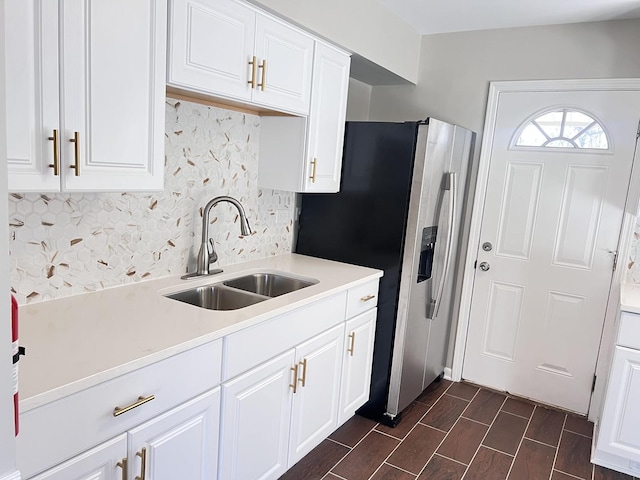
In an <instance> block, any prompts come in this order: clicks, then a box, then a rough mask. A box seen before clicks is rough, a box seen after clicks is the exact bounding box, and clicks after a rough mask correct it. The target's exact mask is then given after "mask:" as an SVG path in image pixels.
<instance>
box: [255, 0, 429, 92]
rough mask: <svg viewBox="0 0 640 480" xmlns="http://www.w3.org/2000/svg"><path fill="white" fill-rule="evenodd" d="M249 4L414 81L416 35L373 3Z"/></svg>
mask: <svg viewBox="0 0 640 480" xmlns="http://www.w3.org/2000/svg"><path fill="white" fill-rule="evenodd" d="M253 1H254V3H257V4H259V5H262V6H264V7H265V8H267V9H269V10H271V11H273V12H275V13H277V14H279V15H281V16H283V17H285V18H288V19H289V20H291V21H292V22H294V23H297V24H298V25H300V26H302V27H304V28H307V29H309V30H311V31H313V32H315V33H317V34H318V35H320V36H322V37H325V38H327V39H329V40H331V41H333V42H335V43H337V44H338V45H340V46H342V47H343V48H345V49H347V50H350V51H351V52H354V53H356V54H358V55H360V56H362V57H364V58H365V59H367V60H369V61H371V62H373V63H375V64H378V65H380V66H382V67H384V68H385V69H387V70H389V71H391V72H393V73H395V74H396V75H398V76H400V77H402V78H404V79H406V80H408V81H409V82H411V83H416V81H417V79H418V59H419V56H420V35H419V34H418V32H417V31H415V30H414V29H413V28H412V27H410V26H409V24H407V23H405V22H404V21H403V20H401V19H400V18H399V17H397V16H395V15H394V14H392V13H391V12H390V11H389V10H388V9H387V8H386V7H385V6H384V5H382V3H380V2H379V1H377V0H349V1H344V0H322V1H301V0H253ZM361 80H362V79H361Z"/></svg>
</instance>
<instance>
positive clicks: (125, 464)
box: [116, 457, 127, 480]
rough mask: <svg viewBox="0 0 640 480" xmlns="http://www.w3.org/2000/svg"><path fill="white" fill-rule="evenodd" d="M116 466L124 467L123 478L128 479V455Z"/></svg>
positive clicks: (123, 479)
mask: <svg viewBox="0 0 640 480" xmlns="http://www.w3.org/2000/svg"><path fill="white" fill-rule="evenodd" d="M116 467H120V468H121V469H122V480H127V457H124V458H123V459H122V461H120V462H118V463H116Z"/></svg>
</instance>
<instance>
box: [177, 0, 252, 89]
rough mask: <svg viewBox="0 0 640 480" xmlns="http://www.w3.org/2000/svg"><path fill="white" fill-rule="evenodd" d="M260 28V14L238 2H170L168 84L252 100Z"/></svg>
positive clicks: (189, 0) (202, 0)
mask: <svg viewBox="0 0 640 480" xmlns="http://www.w3.org/2000/svg"><path fill="white" fill-rule="evenodd" d="M255 25H256V13H255V11H254V10H252V9H250V8H248V7H246V6H244V5H242V4H239V3H236V2H234V1H230V0H171V3H170V12H169V38H168V47H169V69H168V76H167V83H168V84H169V85H171V86H175V87H178V88H184V89H187V90H192V91H197V92H201V93H205V94H212V95H222V96H229V97H233V98H238V99H244V100H250V99H251V86H250V85H249V80H251V72H252V70H251V65H249V62H250V61H251V58H252V55H253V43H254V33H255ZM256 68H257V67H256Z"/></svg>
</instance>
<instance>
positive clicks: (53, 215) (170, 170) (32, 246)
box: [9, 99, 294, 304]
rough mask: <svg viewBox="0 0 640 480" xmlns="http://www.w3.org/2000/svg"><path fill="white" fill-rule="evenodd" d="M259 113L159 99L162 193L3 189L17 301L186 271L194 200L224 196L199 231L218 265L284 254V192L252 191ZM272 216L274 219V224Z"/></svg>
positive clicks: (197, 221)
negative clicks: (245, 224)
mask: <svg viewBox="0 0 640 480" xmlns="http://www.w3.org/2000/svg"><path fill="white" fill-rule="evenodd" d="M259 134H260V118H259V117H258V116H255V115H250V114H245V113H238V112H233V111H229V110H224V109H220V108H214V107H207V106H203V105H199V104H195V103H190V102H185V101H177V100H173V99H167V103H166V128H165V190H164V192H151V193H82V194H80V193H79V194H57V193H52V194H33V193H29V194H15V193H14V194H9V233H10V250H11V285H12V290H13V291H14V294H15V295H16V298H17V299H18V302H19V303H21V304H24V303H31V302H38V301H43V300H47V299H53V298H57V297H64V296H69V295H75V294H79V293H85V292H91V291H95V290H100V289H103V288H107V287H112V286H116V285H121V284H125V283H131V282H137V281H140V280H145V279H151V278H159V277H163V276H168V275H174V274H179V273H184V272H185V271H186V270H187V265H188V266H189V270H193V265H194V258H195V256H196V255H197V250H198V248H199V243H200V235H201V223H202V207H204V205H205V203H206V202H207V201H208V200H210V199H211V198H213V197H216V196H218V195H231V196H232V197H235V198H237V199H238V200H239V201H240V202H241V203H242V205H243V206H244V208H245V211H246V212H247V216H248V218H249V222H250V223H251V227H252V229H253V230H254V234H253V235H251V236H249V237H245V238H243V237H240V227H239V224H238V218H237V211H236V210H235V209H234V208H233V207H232V206H230V205H229V204H227V203H223V204H219V205H217V206H216V207H214V208H213V210H212V211H211V223H210V226H209V233H210V235H211V237H212V238H213V239H214V242H215V246H216V251H217V252H218V255H219V260H218V264H219V265H226V264H232V263H237V262H242V261H247V260H252V259H257V258H264V257H266V256H269V255H277V254H280V253H286V252H289V251H291V244H292V237H293V232H292V231H293V210H294V194H293V193H290V192H280V191H274V190H267V189H260V188H258V180H257V176H258V138H259ZM277 220H278V221H277Z"/></svg>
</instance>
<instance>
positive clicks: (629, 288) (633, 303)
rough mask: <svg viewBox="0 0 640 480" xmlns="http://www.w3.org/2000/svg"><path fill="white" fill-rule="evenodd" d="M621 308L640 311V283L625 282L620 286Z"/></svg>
mask: <svg viewBox="0 0 640 480" xmlns="http://www.w3.org/2000/svg"><path fill="white" fill-rule="evenodd" d="M620 310H622V311H623V312H629V313H640V285H636V284H634V283H623V284H622V285H621V286H620Z"/></svg>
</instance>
